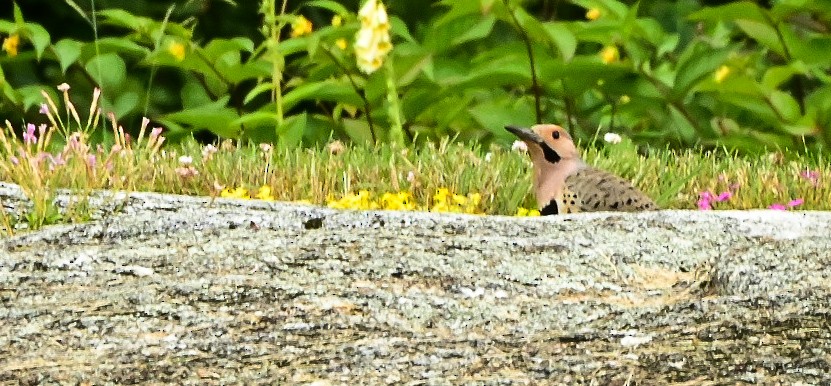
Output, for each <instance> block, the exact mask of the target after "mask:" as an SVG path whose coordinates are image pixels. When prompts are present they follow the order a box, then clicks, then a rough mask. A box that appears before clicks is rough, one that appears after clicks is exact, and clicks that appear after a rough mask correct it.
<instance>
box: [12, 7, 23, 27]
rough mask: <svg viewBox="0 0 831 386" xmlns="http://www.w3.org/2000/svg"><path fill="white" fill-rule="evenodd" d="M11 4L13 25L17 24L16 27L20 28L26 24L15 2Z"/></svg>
mask: <svg viewBox="0 0 831 386" xmlns="http://www.w3.org/2000/svg"><path fill="white" fill-rule="evenodd" d="M12 4H14V23H15V24H17V25H18V27H22V26H23V24H24V23H25V22H26V21H25V20H23V12H22V11H21V10H20V7H19V6H18V5H17V2H13V3H12Z"/></svg>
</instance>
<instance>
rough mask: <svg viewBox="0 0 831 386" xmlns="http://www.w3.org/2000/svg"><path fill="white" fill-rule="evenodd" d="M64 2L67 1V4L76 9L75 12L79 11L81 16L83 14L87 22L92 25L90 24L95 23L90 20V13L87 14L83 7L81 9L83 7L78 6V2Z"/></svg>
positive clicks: (68, 0)
mask: <svg viewBox="0 0 831 386" xmlns="http://www.w3.org/2000/svg"><path fill="white" fill-rule="evenodd" d="M64 2H65V3H66V5H68V6H69V7H70V8H72V9H74V10H75V12H77V13H78V15H80V16H81V17H82V18H83V19H84V20H86V21H87V23H89V25H90V26H93V25H94V23H93V22H92V20H90V18H89V15H87V13H86V12H84V10H83V9H81V7H79V6H78V4H76V3H75V1H73V0H64Z"/></svg>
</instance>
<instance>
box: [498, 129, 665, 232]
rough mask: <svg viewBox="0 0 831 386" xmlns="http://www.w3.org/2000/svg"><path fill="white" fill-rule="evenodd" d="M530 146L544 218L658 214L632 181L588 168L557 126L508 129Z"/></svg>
mask: <svg viewBox="0 0 831 386" xmlns="http://www.w3.org/2000/svg"><path fill="white" fill-rule="evenodd" d="M505 129H506V130H508V131H509V132H511V133H513V134H514V135H516V136H517V137H518V138H519V139H520V140H522V141H523V142H525V144H526V145H527V146H528V153H529V155H530V156H531V162H532V163H533V165H534V193H535V195H536V198H537V204H539V208H540V214H541V215H543V216H547V215H555V214H563V213H577V212H611V211H621V212H638V211H647V210H656V209H658V206H657V205H656V204H655V202H654V201H652V199H651V198H649V196H647V195H646V194H644V193H643V192H641V191H640V190H638V189H637V188H636V187H635V186H633V185H632V184H631V183H630V182H629V181H627V180H625V179H623V178H620V177H618V176H616V175H614V174H612V173H609V172H607V171H604V170H601V169H597V168H594V167H592V166H589V165H587V164H586V163H585V162H583V160H582V159H581V158H580V152H579V150H577V146H576V145H575V144H574V141H573V140H572V139H571V136H570V135H569V134H568V132H567V131H566V130H565V129H563V128H562V127H560V126H558V125H555V124H539V125H534V126H532V127H531V128H530V129H528V128H523V127H518V126H505Z"/></svg>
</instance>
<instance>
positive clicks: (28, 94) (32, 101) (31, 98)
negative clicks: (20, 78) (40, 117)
mask: <svg viewBox="0 0 831 386" xmlns="http://www.w3.org/2000/svg"><path fill="white" fill-rule="evenodd" d="M42 89H43V87H42V86H40V85H37V86H23V87H20V88H18V89H17V93H18V94H19V95H20V97H21V99H22V101H21V102H23V109H24V110H29V109H30V108H32V107H35V106H38V107H40V104H41V103H43V102H44V101H43V95H41V93H40V90H42Z"/></svg>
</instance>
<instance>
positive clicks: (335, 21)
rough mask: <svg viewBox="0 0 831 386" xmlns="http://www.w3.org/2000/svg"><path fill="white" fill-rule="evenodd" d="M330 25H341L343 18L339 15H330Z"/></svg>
mask: <svg viewBox="0 0 831 386" xmlns="http://www.w3.org/2000/svg"><path fill="white" fill-rule="evenodd" d="M332 25H333V26H335V27H340V26H341V25H343V18H342V17H340V15H335V16H332Z"/></svg>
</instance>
